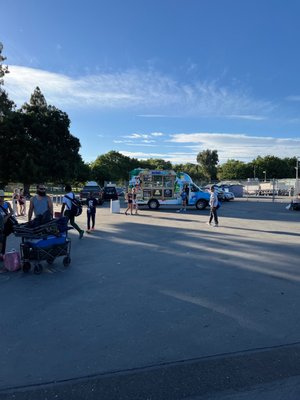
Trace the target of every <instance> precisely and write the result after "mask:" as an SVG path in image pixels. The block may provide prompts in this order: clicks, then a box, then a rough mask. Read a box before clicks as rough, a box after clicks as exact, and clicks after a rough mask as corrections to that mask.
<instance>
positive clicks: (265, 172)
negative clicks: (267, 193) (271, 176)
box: [263, 171, 267, 182]
mask: <svg viewBox="0 0 300 400" xmlns="http://www.w3.org/2000/svg"><path fill="white" fill-rule="evenodd" d="M263 173H264V174H265V182H267V171H263Z"/></svg>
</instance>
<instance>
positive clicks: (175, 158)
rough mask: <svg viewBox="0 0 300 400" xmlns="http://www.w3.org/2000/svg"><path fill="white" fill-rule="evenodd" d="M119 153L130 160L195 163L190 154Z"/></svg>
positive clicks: (123, 151) (193, 156) (122, 151)
mask: <svg viewBox="0 0 300 400" xmlns="http://www.w3.org/2000/svg"><path fill="white" fill-rule="evenodd" d="M120 153H122V154H123V155H124V156H127V157H132V158H137V159H139V160H148V159H149V158H162V159H164V160H165V161H170V162H171V163H172V164H186V163H188V162H190V163H195V162H196V161H195V160H196V158H195V157H196V155H193V154H191V153H180V152H178V153H172V154H168V153H155V152H153V153H148V152H147V153H145V152H143V151H140V152H139V151H135V152H132V151H126V150H120Z"/></svg>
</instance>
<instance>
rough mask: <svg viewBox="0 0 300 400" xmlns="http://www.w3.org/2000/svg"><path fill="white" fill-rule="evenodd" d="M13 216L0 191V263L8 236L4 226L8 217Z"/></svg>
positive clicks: (2, 192)
mask: <svg viewBox="0 0 300 400" xmlns="http://www.w3.org/2000/svg"><path fill="white" fill-rule="evenodd" d="M13 214H14V212H13V209H12V208H11V205H10V203H9V202H8V201H4V191H3V190H0V261H3V256H4V254H5V250H6V240H7V236H8V235H9V233H7V232H6V230H5V225H6V222H7V220H8V218H9V216H11V215H13Z"/></svg>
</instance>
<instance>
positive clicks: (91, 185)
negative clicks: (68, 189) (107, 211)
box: [79, 182, 103, 205]
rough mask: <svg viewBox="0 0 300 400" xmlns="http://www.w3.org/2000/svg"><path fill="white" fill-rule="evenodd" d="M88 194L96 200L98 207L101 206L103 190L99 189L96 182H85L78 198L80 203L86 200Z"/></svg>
mask: <svg viewBox="0 0 300 400" xmlns="http://www.w3.org/2000/svg"><path fill="white" fill-rule="evenodd" d="M89 193H92V195H93V197H95V198H96V199H97V201H98V204H99V205H101V204H103V189H101V187H100V186H99V185H98V184H97V183H96V182H87V184H86V185H85V186H84V187H83V189H82V190H81V191H80V192H79V198H80V200H81V202H82V203H83V202H84V201H85V200H86V199H87V197H88V195H89Z"/></svg>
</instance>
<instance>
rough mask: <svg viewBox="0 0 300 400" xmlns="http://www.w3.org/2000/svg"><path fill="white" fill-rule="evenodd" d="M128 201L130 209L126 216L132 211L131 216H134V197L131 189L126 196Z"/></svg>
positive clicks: (128, 208)
mask: <svg viewBox="0 0 300 400" xmlns="http://www.w3.org/2000/svg"><path fill="white" fill-rule="evenodd" d="M126 199H127V201H128V207H127V210H126V211H125V215H128V213H127V211H129V210H130V214H131V215H132V210H133V196H132V191H131V190H130V189H129V190H128V192H127V194H126Z"/></svg>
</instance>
